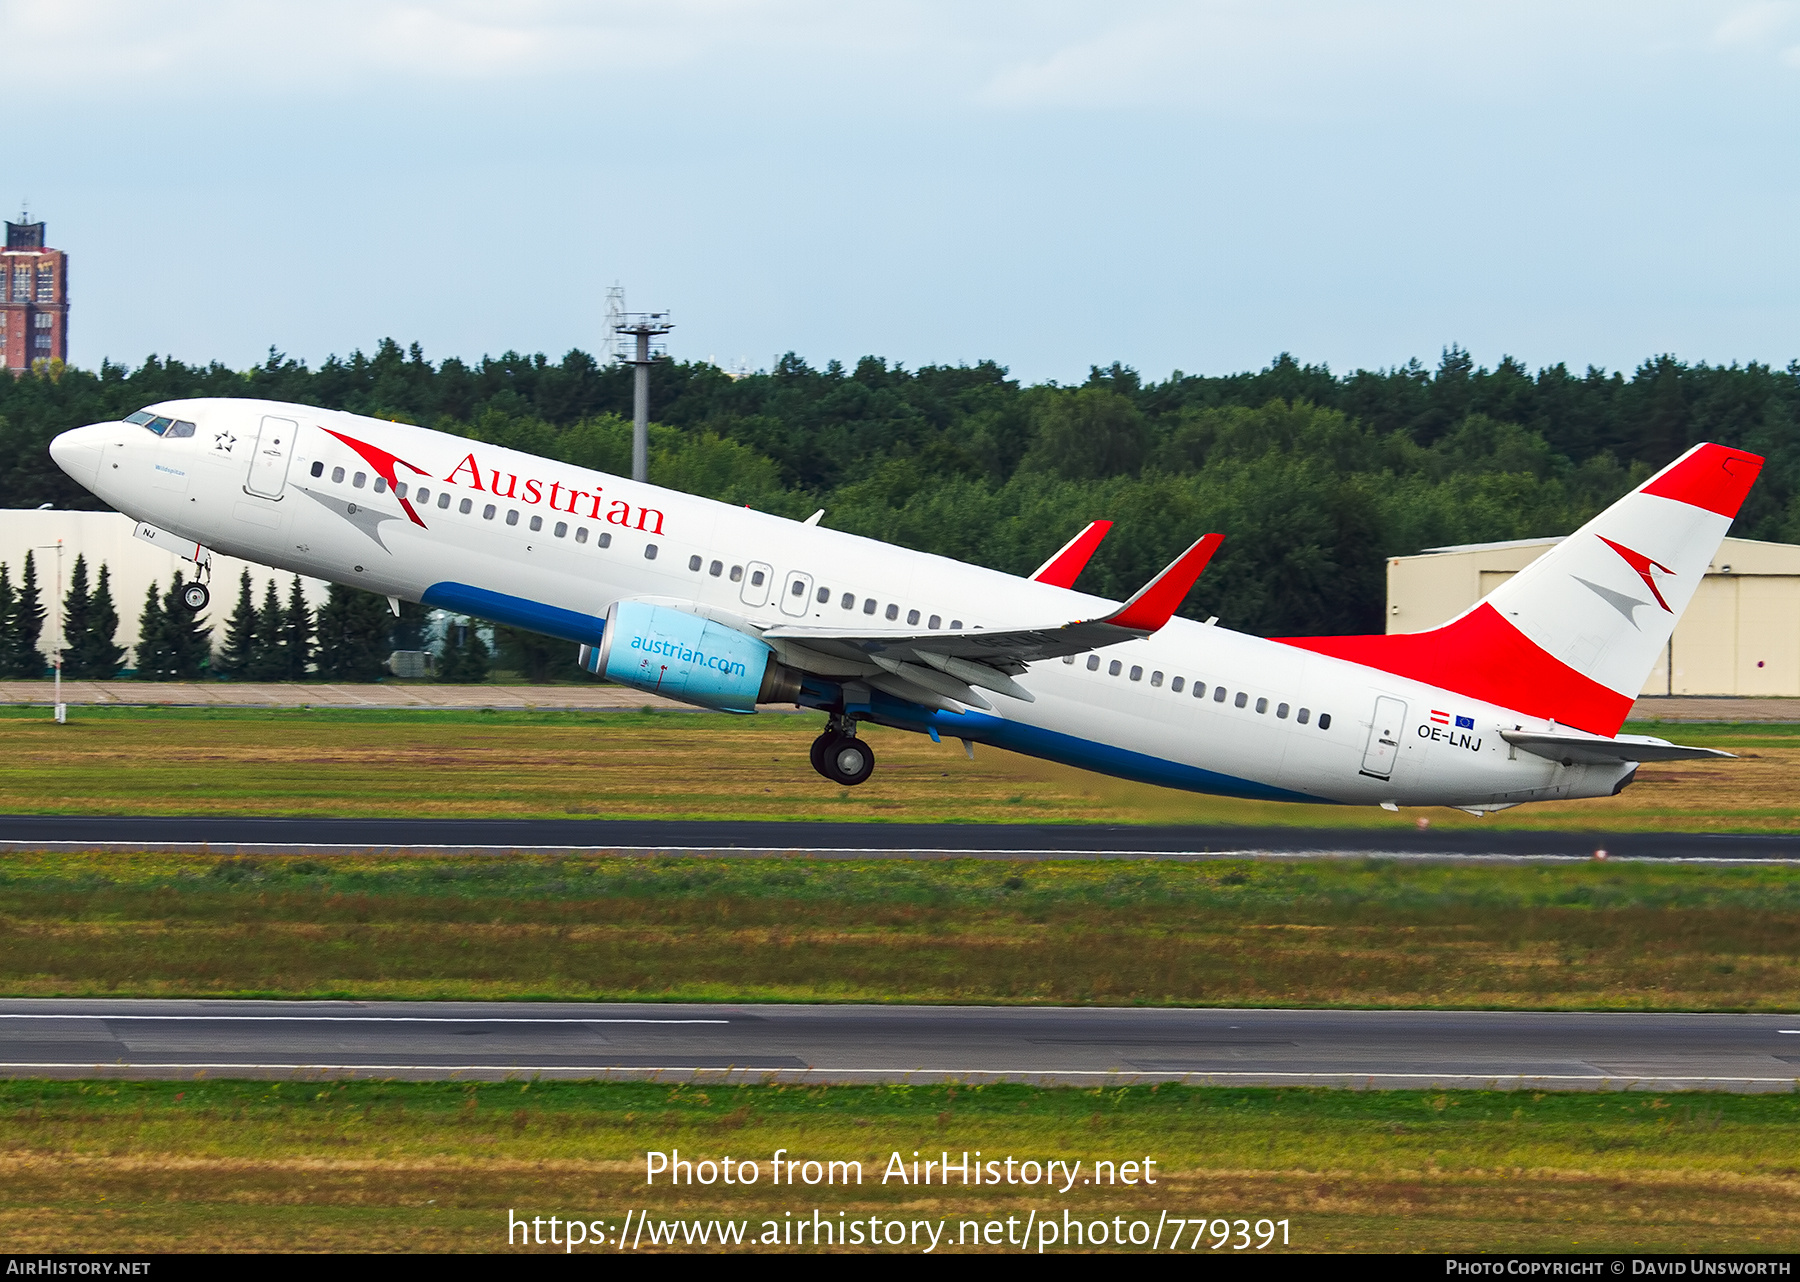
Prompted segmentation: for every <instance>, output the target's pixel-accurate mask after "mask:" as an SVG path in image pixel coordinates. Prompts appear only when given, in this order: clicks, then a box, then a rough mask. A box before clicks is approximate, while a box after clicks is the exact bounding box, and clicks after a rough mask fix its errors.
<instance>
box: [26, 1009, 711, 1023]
mask: <svg viewBox="0 0 1800 1282" xmlns="http://www.w3.org/2000/svg"><path fill="white" fill-rule="evenodd" d="M0 1019H156V1020H204V1021H205V1022H207V1023H218V1022H221V1021H225V1020H233V1021H236V1022H239V1023H275V1024H299V1023H312V1024H729V1023H730V1022H731V1021H730V1020H729V1019H608V1018H605V1017H604V1016H597V1017H595V1018H593V1019H562V1018H549V1019H519V1018H514V1017H508V1016H499V1015H470V1016H469V1017H468V1018H466V1019H457V1018H455V1017H453V1016H450V1015H93V1014H88V1013H86V1012H78V1013H74V1014H68V1015H59V1014H54V1013H48V1012H34V1013H32V1014H27V1015H4V1014H0Z"/></svg>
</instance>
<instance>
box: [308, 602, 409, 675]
mask: <svg viewBox="0 0 1800 1282" xmlns="http://www.w3.org/2000/svg"><path fill="white" fill-rule="evenodd" d="M390 624H391V616H390V614H389V612H388V605H387V601H386V600H385V599H383V598H382V597H378V596H376V595H375V594H374V593H373V592H364V591H362V590H361V589H359V588H348V587H345V586H343V585H342V584H339V583H334V584H332V585H331V591H330V593H329V594H328V595H327V596H326V598H325V604H324V605H323V606H321V607H320V608H319V649H318V661H319V675H320V676H322V677H324V678H326V679H327V680H330V681H377V680H380V678H381V676H382V674H383V673H384V672H385V671H386V670H387V656H388V652H389V650H391V649H392V648H393V647H392V645H391V644H390V636H391V632H392V628H391V626H390Z"/></svg>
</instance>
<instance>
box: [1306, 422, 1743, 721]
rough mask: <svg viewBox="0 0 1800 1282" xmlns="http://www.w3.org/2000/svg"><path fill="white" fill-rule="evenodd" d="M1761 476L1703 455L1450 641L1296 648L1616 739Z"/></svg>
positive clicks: (1526, 577) (1451, 629) (1625, 502)
mask: <svg viewBox="0 0 1800 1282" xmlns="http://www.w3.org/2000/svg"><path fill="white" fill-rule="evenodd" d="M1762 464H1763V460H1762V459H1761V458H1760V457H1758V456H1757V455H1755V454H1750V453H1748V452H1746V451H1744V450H1732V449H1727V448H1726V447H1724V446H1723V445H1711V444H1706V445H1696V446H1695V447H1694V448H1693V449H1691V450H1689V451H1688V452H1687V453H1686V454H1683V455H1682V456H1681V457H1680V458H1678V459H1676V460H1675V462H1673V463H1671V464H1670V465H1669V466H1668V467H1666V468H1664V469H1663V470H1662V471H1660V472H1658V473H1657V474H1656V475H1655V476H1653V477H1651V478H1650V479H1649V480H1648V481H1646V482H1644V484H1642V485H1640V486H1638V488H1637V489H1635V490H1633V491H1632V492H1631V493H1629V494H1627V495H1626V496H1625V497H1624V498H1622V499H1620V500H1619V501H1618V502H1617V503H1614V504H1613V505H1612V506H1611V507H1609V508H1607V509H1606V511H1604V512H1602V513H1601V514H1600V515H1599V516H1597V517H1595V518H1594V519H1593V520H1591V521H1589V522H1588V523H1587V524H1586V525H1584V526H1582V527H1581V528H1580V529H1579V530H1577V531H1575V533H1574V534H1571V535H1570V536H1569V537H1568V538H1566V539H1564V540H1563V541H1562V542H1561V543H1559V544H1557V545H1556V546H1555V547H1554V548H1552V549H1551V550H1550V551H1549V552H1547V553H1545V554H1544V555H1543V556H1541V557H1539V558H1538V559H1537V560H1536V561H1533V562H1532V563H1531V564H1530V565H1528V566H1527V567H1526V568H1525V569H1523V570H1522V571H1520V572H1519V573H1518V574H1516V575H1514V576H1513V577H1512V578H1511V579H1508V580H1507V581H1506V582H1505V583H1503V584H1501V585H1500V587H1499V588H1497V589H1496V590H1495V591H1494V592H1493V593H1491V594H1490V595H1489V596H1488V597H1487V598H1486V599H1485V600H1483V601H1480V602H1478V603H1477V604H1476V605H1474V606H1472V607H1471V608H1470V609H1468V610H1467V611H1465V612H1464V613H1463V614H1461V615H1459V616H1458V617H1457V618H1455V619H1452V620H1451V621H1450V622H1449V623H1446V624H1445V625H1444V626H1443V627H1441V628H1434V629H1432V630H1431V631H1429V632H1412V633H1400V634H1396V635H1392V636H1366V637H1293V638H1288V639H1287V643H1288V644H1289V645H1294V646H1299V647H1301V648H1304V649H1308V650H1314V651H1318V652H1319V653H1322V654H1330V655H1334V656H1336V657H1338V658H1342V659H1349V660H1351V661H1352V662H1355V663H1361V664H1365V665H1367V666H1368V667H1372V668H1379V669H1381V670H1382V671H1384V672H1392V673H1395V674H1397V675H1399V676H1405V677H1411V678H1413V679H1415V680H1419V681H1426V682H1429V683H1431V684H1432V685H1436V686H1441V687H1443V688H1444V689H1447V690H1454V691H1456V692H1457V693H1459V694H1465V695H1468V696H1470V697H1472V698H1477V699H1482V700H1485V701H1486V702H1489V703H1496V704H1499V705H1501V706H1502V707H1506V708H1513V709H1516V710H1517V711H1519V712H1522V713H1525V714H1527V715H1529V716H1533V717H1541V718H1545V719H1548V720H1555V721H1557V722H1559V723H1560V724H1562V725H1567V726H1573V727H1576V728H1578V729H1581V730H1586V731H1589V732H1590V733H1593V734H1603V735H1612V734H1616V733H1617V732H1618V729H1619V727H1620V726H1621V725H1622V724H1624V721H1625V717H1626V714H1627V713H1629V712H1630V711H1631V705H1632V703H1633V701H1634V700H1635V699H1636V698H1637V695H1638V692H1639V691H1640V690H1642V689H1643V686H1644V682H1645V681H1646V680H1647V679H1648V678H1649V676H1650V672H1651V669H1653V668H1654V667H1655V666H1656V662H1657V659H1658V657H1659V656H1660V655H1661V653H1662V650H1663V647H1664V646H1665V645H1667V644H1668V641H1669V637H1670V635H1671V634H1672V633H1673V632H1674V630H1675V624H1676V623H1677V622H1678V621H1679V620H1680V618H1681V612H1682V611H1683V610H1685V609H1686V608H1687V604H1688V602H1689V601H1690V600H1692V599H1693V596H1694V592H1695V591H1696V590H1697V589H1698V588H1699V586H1700V581H1701V579H1702V578H1703V577H1704V576H1705V574H1706V568H1707V566H1708V565H1710V564H1711V562H1712V559H1713V556H1714V555H1715V554H1716V553H1717V552H1718V550H1719V543H1720V541H1721V540H1723V539H1724V537H1725V532H1726V531H1727V530H1729V529H1730V528H1731V522H1732V518H1734V517H1735V516H1736V515H1737V513H1738V509H1739V508H1740V507H1742V506H1743V502H1744V496H1745V495H1747V494H1748V493H1749V492H1750V486H1751V485H1752V484H1753V483H1754V482H1755V480H1756V477H1757V474H1758V473H1759V472H1760V471H1761V470H1762Z"/></svg>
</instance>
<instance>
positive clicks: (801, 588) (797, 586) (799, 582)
mask: <svg viewBox="0 0 1800 1282" xmlns="http://www.w3.org/2000/svg"><path fill="white" fill-rule="evenodd" d="M699 560H700V558H699V557H695V558H694V561H695V562H696V564H695V566H694V568H695V569H696V570H698V569H699V568H700V566H699V564H698V562H699ZM794 595H795V596H805V595H806V580H805V579H795V580H794Z"/></svg>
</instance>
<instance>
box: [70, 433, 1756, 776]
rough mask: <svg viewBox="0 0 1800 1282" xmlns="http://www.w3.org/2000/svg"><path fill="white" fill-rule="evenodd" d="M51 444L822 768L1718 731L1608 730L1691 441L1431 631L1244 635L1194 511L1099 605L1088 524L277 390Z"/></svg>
mask: <svg viewBox="0 0 1800 1282" xmlns="http://www.w3.org/2000/svg"><path fill="white" fill-rule="evenodd" d="M50 452H51V454H52V456H53V457H54V458H55V460H56V462H57V464H58V465H59V466H61V467H62V469H63V470H64V471H65V472H67V473H68V474H69V475H70V476H72V477H73V478H74V479H75V480H77V481H79V482H80V483H81V484H82V485H84V486H86V487H87V488H88V489H90V490H92V491H93V492H94V493H95V494H96V495H98V496H99V497H100V498H102V499H104V500H105V501H106V502H107V503H109V504H111V505H112V506H113V507H115V508H117V509H118V510H119V511H121V512H124V513H126V514H127V515H129V516H131V517H133V518H135V519H136V520H137V521H138V522H139V523H140V524H139V527H138V533H139V534H140V536H142V537H144V538H148V539H150V540H152V541H154V542H158V543H162V544H165V545H169V546H179V547H180V549H181V550H182V552H183V555H185V556H188V557H189V558H190V559H193V560H195V561H196V562H197V563H199V564H200V565H202V566H204V565H206V564H207V563H208V562H209V561H210V558H211V552H212V550H214V549H216V550H218V551H220V552H224V553H229V554H231V555H233V556H238V557H243V558H246V559H249V560H252V561H257V562H261V563H263V564H266V565H270V566H274V567H277V568H279V569H282V570H290V571H293V572H295V573H299V574H306V575H313V576H316V577H319V578H324V579H329V580H332V581H334V582H338V583H344V584H350V585H353V586H355V587H359V588H365V589H367V590H369V591H371V592H376V593H380V594H382V595H384V596H387V597H388V598H390V600H391V601H392V602H393V604H394V606H395V609H396V610H397V609H398V603H399V601H400V600H402V599H404V600H408V601H421V602H424V603H425V604H427V605H431V606H439V607H443V608H445V609H448V610H454V611H457V612H459V613H464V614H470V615H476V616H479V617H481V618H484V619H491V620H495V621H498V622H501V623H507V624H513V625H516V626H519V627H522V628H529V629H533V630H535V631H538V632H544V633H548V634H550V635H553V636H558V637H563V638H566V639H567V640H569V641H571V642H573V643H575V644H576V645H578V646H580V654H581V658H582V662H583V663H584V664H585V666H586V667H587V669H588V670H589V671H591V672H593V673H595V674H597V675H600V676H603V677H605V678H607V679H609V680H611V681H616V682H620V683H622V684H625V685H628V686H633V687H636V688H638V689H641V690H645V691H652V692H655V693H657V694H662V695H666V696H668V697H670V698H673V699H679V700H683V701H685V702H687V703H691V704H696V705H699V706H701V707H705V708H713V709H718V710H723V711H730V712H753V711H754V710H755V708H756V705H757V704H759V703H764V704H768V703H788V704H799V705H800V706H803V707H807V708H816V709H819V710H821V711H823V712H825V713H826V714H827V726H826V730H825V732H824V733H823V734H822V735H820V736H819V738H818V740H817V741H816V742H815V744H814V745H813V753H812V760H813V765H814V766H815V768H816V769H817V770H818V771H819V773H820V774H822V775H824V776H825V777H826V778H828V779H831V780H833V781H835V782H837V783H840V784H857V783H861V782H862V781H863V780H865V779H867V778H868V777H869V773H870V771H872V770H873V769H874V766H875V757H874V753H873V752H872V751H871V750H870V748H869V746H868V743H867V740H866V739H865V738H862V737H859V736H858V734H857V728H858V726H859V724H861V723H863V722H872V723H874V724H877V725H885V726H895V727H899V728H901V729H905V730H911V731H916V732H920V733H925V734H929V735H930V736H931V737H932V738H933V739H938V738H940V736H943V735H950V736H954V737H956V738H958V739H961V740H964V741H965V742H966V743H986V744H996V745H998V746H1000V747H1004V748H1008V749H1011V750H1013V751H1015V752H1022V753H1028V754H1030V755H1032V756H1037V757H1044V758H1048V759H1050V760H1053V761H1062V762H1067V763H1070V764H1072V765H1076V766H1082V767H1085V768H1088V769H1091V770H1097V771H1102V772H1105V773H1107V774H1112V775H1118V776H1121V777H1124V778H1127V779H1138V780H1143V781H1146V782H1149V783H1155V784H1163V785H1166V786H1168V787H1173V788H1185V789H1190V790H1193V791H1196V792H1209V793H1220V794H1224V795H1228V796H1236V797H1252V798H1263V799H1275V800H1286V801H1313V802H1317V801H1331V802H1344V803H1352V804H1378V805H1383V806H1387V807H1389V808H1393V807H1395V806H1402V805H1445V806H1457V807H1460V808H1462V809H1465V810H1470V811H1476V812H1483V811H1490V810H1499V809H1503V808H1505V807H1507V806H1512V805H1517V804H1518V803H1520V802H1524V801H1543V800H1550V799H1559V798H1569V797H1602V796H1607V795H1609V794H1616V793H1618V792H1619V791H1620V790H1621V789H1622V788H1624V787H1625V786H1626V785H1627V784H1628V783H1630V782H1631V779H1632V776H1633V774H1634V773H1635V772H1636V770H1637V768H1638V764H1639V763H1641V762H1645V761H1664V760H1670V759H1674V758H1682V757H1711V756H1723V755H1726V754H1723V753H1717V752H1713V751H1710V750H1707V749H1701V748H1684V747H1680V746H1677V745H1675V744H1671V743H1668V742H1666V741H1665V740H1661V739H1652V738H1646V737H1642V736H1635V735H1620V734H1619V733H1618V731H1619V728H1620V727H1621V725H1623V723H1624V721H1625V717H1626V714H1627V713H1628V712H1629V710H1630V708H1631V705H1632V700H1633V697H1634V696H1635V695H1636V693H1637V692H1638V690H1639V689H1640V688H1641V687H1642V685H1643V683H1644V681H1645V679H1646V678H1647V677H1648V676H1649V673H1650V670H1651V668H1652V666H1653V665H1654V664H1655V662H1656V660H1657V657H1658V655H1659V654H1660V653H1661V652H1662V649H1663V647H1664V645H1665V644H1666V643H1667V642H1668V640H1669V637H1670V634H1671V632H1672V630H1673V629H1674V626H1675V623H1676V620H1677V619H1679V617H1680V615H1681V612H1682V610H1683V609H1684V608H1685V607H1686V606H1687V604H1688V601H1689V599H1690V598H1691V597H1692V596H1693V594H1694V591H1695V589H1696V587H1697V586H1698V585H1699V583H1700V580H1701V577H1702V576H1703V575H1704V574H1705V572H1706V569H1707V565H1708V562H1709V561H1710V560H1711V559H1712V557H1713V555H1714V553H1715V552H1716V550H1717V549H1718V546H1719V542H1720V540H1721V539H1722V538H1723V537H1724V535H1725V532H1726V530H1727V529H1728V528H1729V526H1730V524H1731V521H1732V518H1733V517H1734V516H1735V515H1736V514H1737V511H1738V508H1739V507H1740V505H1741V504H1742V503H1743V500H1744V496H1745V495H1746V493H1748V491H1749V489H1750V486H1751V484H1752V482H1754V481H1755V479H1756V476H1757V473H1758V471H1759V470H1760V469H1761V466H1762V460H1761V459H1760V458H1758V457H1757V456H1756V455H1754V454H1748V453H1745V452H1744V451H1742V450H1733V449H1727V448H1725V447H1724V446H1721V445H1710V444H1709V445H1698V446H1695V447H1694V448H1693V449H1691V450H1689V451H1688V452H1687V453H1686V454H1684V455H1682V456H1681V458H1679V459H1677V460H1676V461H1675V462H1674V463H1672V464H1670V465H1669V466H1668V467H1666V468H1664V469H1663V470H1662V471H1661V472H1659V473H1657V474H1656V475H1655V476H1653V477H1652V478H1651V479H1650V480H1648V481H1646V482H1645V483H1644V484H1643V485H1640V486H1639V487H1638V488H1637V489H1635V490H1633V491H1632V492H1631V493H1630V494H1628V495H1626V496H1625V497H1624V498H1622V499H1620V500H1619V501H1618V502H1617V503H1615V504H1614V505H1613V506H1612V507H1610V508H1608V509H1607V510H1606V511H1605V512H1602V513H1601V514H1600V515H1599V516H1597V517H1595V518H1594V519H1593V520H1592V521H1590V522H1588V524H1587V525H1585V526H1583V527H1582V528H1581V529H1580V530H1578V531H1577V532H1576V533H1575V534H1573V535H1571V536H1570V537H1569V538H1567V539H1565V540H1564V541H1563V542H1561V543H1560V544H1558V545H1557V546H1556V547H1555V548H1554V549H1553V550H1552V551H1550V552H1549V553H1547V554H1546V555H1544V556H1543V557H1541V558H1540V559H1538V560H1537V561H1535V562H1534V563H1532V565H1531V566H1530V567H1529V568H1527V569H1526V570H1524V571H1523V572H1521V573H1520V574H1518V575H1516V576H1514V577H1513V578H1512V579H1510V580H1508V581H1507V582H1506V583H1505V584H1503V585H1502V586H1501V587H1500V588H1499V589H1498V590H1496V591H1495V592H1493V593H1492V594H1491V595H1489V596H1488V597H1487V598H1486V599H1484V600H1483V601H1481V602H1480V603H1479V604H1477V605H1475V606H1474V607H1472V608H1471V609H1469V610H1467V611H1465V612H1464V613H1463V614H1462V615H1460V616H1459V617H1458V618H1456V619H1454V620H1453V621H1451V622H1450V623H1447V624H1445V625H1444V626H1443V627H1440V628H1436V629H1434V630H1432V631H1430V632H1421V633H1412V634H1402V635H1393V636H1347V637H1291V638H1287V639H1284V640H1268V639H1264V638H1261V637H1253V636H1245V635H1243V634H1240V633H1236V632H1232V631H1230V630H1228V629H1226V628H1222V627H1218V626H1214V625H1208V624H1199V623H1193V622H1190V621H1188V620H1186V619H1181V618H1177V617H1175V611H1176V609H1177V608H1178V607H1179V606H1180V605H1181V603H1182V600H1183V599H1184V598H1185V597H1186V595H1187V593H1188V591H1189V589H1190V588H1191V587H1192V586H1193V584H1194V581H1195V580H1196V579H1197V578H1198V577H1199V575H1200V573H1201V571H1202V570H1204V569H1205V567H1206V563H1207V560H1208V558H1210V557H1211V555H1212V553H1213V551H1214V549H1215V548H1216V547H1217V546H1218V544H1219V542H1220V537H1221V536H1219V535H1217V534H1209V535H1207V536H1206V537H1204V538H1202V539H1200V540H1199V541H1198V542H1196V543H1195V544H1194V545H1193V546H1192V547H1191V548H1189V549H1188V550H1187V551H1186V552H1185V553H1183V554H1182V555H1181V556H1180V557H1179V558H1177V559H1176V561H1175V562H1174V563H1173V564H1171V565H1170V566H1169V567H1168V569H1166V570H1165V571H1163V573H1162V574H1160V575H1158V576H1157V577H1156V578H1155V579H1153V580H1152V581H1151V582H1150V583H1148V584H1146V585H1145V586H1144V588H1143V589H1142V590H1141V591H1139V592H1138V593H1137V594H1136V595H1135V596H1133V597H1132V598H1131V599H1130V600H1129V601H1126V602H1125V603H1124V604H1123V605H1120V604H1118V603H1116V602H1111V601H1105V600H1101V599H1098V598H1095V597H1092V596H1088V595H1085V594H1083V593H1080V592H1076V591H1073V590H1072V588H1071V587H1070V586H1069V585H1070V584H1072V583H1073V582H1074V581H1075V575H1076V574H1077V573H1078V572H1079V571H1080V568H1081V565H1082V563H1083V562H1085V560H1086V558H1087V557H1088V556H1089V555H1090V554H1091V553H1092V551H1093V549H1094V546H1095V545H1096V544H1097V543H1098V542H1099V539H1100V538H1101V537H1103V536H1104V534H1105V532H1106V531H1105V527H1104V524H1103V523H1096V524H1095V525H1094V526H1092V527H1090V528H1089V529H1088V530H1086V531H1084V532H1083V533H1082V534H1080V535H1078V536H1077V537H1076V538H1075V539H1073V540H1071V541H1070V544H1069V546H1068V547H1066V548H1064V549H1063V551H1062V552H1061V553H1059V554H1058V555H1057V556H1056V557H1053V558H1052V559H1051V560H1050V562H1048V563H1046V565H1045V566H1044V568H1043V569H1042V570H1040V571H1039V572H1038V574H1037V575H1035V576H1033V577H1032V578H1026V579H1022V578H1016V577H1014V576H1012V575H1009V574H1002V573H999V572H998V571H994V570H986V569H981V568H979V567H977V566H972V565H966V564H963V563H961V562H958V561H952V560H948V559H946V558H944V557H939V556H931V555H927V554H925V553H921V552H912V551H908V550H906V549H904V548H898V547H894V546H891V545H889V544H885V543H880V542H876V541H874V540H871V539H865V538H858V537H856V536H854V535H850V534H843V533H839V532H837V531H834V530H829V529H825V528H822V527H820V526H818V525H816V524H814V523H813V522H811V521H809V522H806V523H800V522H795V521H790V520H787V519H785V518H782V517H776V516H769V515H766V514H763V513H759V512H754V511H751V510H749V509H747V508H736V507H731V506H729V505H727V504H723V503H716V502H713V501H711V500H709V499H702V498H695V497H693V496H691V495H687V494H681V493H677V492H675V491H672V490H666V489H661V488H658V487H656V486H652V485H646V484H642V483H639V482H634V481H630V480H625V479H623V478H620V477H616V476H609V475H606V474H605V473H601V472H593V471H588V470H585V469H583V468H579V467H572V466H570V465H568V464H565V463H557V462H553V461H551V460H549V459H543V458H537V457H535V456H533V455H529V454H522V453H519V452H517V451H513V450H505V449H499V448H497V447H495V446H491V445H483V444H479V443H476V442H471V441H468V440H464V439H462V438H459V437H455V436H449V435H446V434H444V433H441V432H434V431H429V430H427V429H425V428H422V427H413V426H409V425H405V424H398V423H388V422H382V421H379V420H375V419H369V418H362V417H359V416H357V415H353V414H345V413H338V412H334V411H328V410H319V409H313V408H309V407H307V406H303V405H287V404H280V403H275V402H268V401H254V400H223V399H221V400H179V401H167V402H164V403H162V404H158V405H152V406H148V407H147V408H145V409H143V410H141V411H139V412H138V413H135V414H132V415H131V416H130V417H128V418H126V419H125V420H124V421H122V422H116V423H95V424H93V425H91V426H88V427H82V428H77V429H75V430H73V431H69V432H65V433H63V434H62V435H61V436H59V437H57V438H56V440H55V441H54V442H53V443H52V445H51V447H50ZM814 519H815V520H816V517H815V518H814ZM205 599H206V595H205V589H204V587H202V586H201V585H199V584H195V585H192V591H191V594H190V596H189V598H188V601H187V604H188V605H189V608H192V609H199V608H201V607H202V606H203V605H204V604H205Z"/></svg>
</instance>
